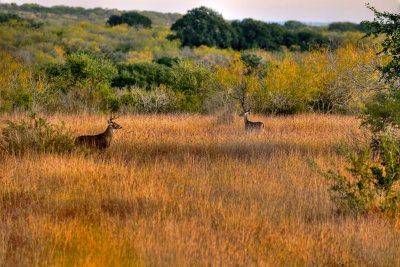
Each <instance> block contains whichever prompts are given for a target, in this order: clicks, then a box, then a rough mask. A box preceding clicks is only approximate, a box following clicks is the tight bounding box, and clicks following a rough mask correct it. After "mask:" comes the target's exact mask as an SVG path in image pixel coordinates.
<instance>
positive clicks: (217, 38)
mask: <svg viewBox="0 0 400 267" xmlns="http://www.w3.org/2000/svg"><path fill="white" fill-rule="evenodd" d="M171 30H173V31H175V34H174V35H172V36H170V39H175V38H176V39H180V40H181V42H182V45H183V46H190V47H194V46H201V45H206V46H210V47H218V48H233V49H236V50H244V49H250V48H261V49H265V50H278V49H279V48H280V47H281V46H286V47H288V48H290V49H293V50H302V51H306V50H312V49H315V48H320V47H328V46H330V41H329V39H328V38H327V37H326V36H324V35H322V34H321V33H319V32H317V31H315V30H313V29H312V28H311V27H309V26H307V25H306V24H304V23H301V22H298V21H288V22H286V23H285V24H284V25H281V24H278V23H265V22H262V21H257V20H253V19H244V20H242V21H238V20H235V21H232V22H228V21H226V20H225V19H224V18H223V17H222V15H220V14H219V13H217V12H215V11H214V10H212V9H209V8H206V7H199V8H195V9H192V10H189V11H188V13H187V14H186V15H184V16H183V17H182V18H180V19H179V20H177V21H176V22H175V23H174V24H173V25H172V27H171ZM328 30H329V31H364V28H363V26H362V25H359V24H355V23H350V22H346V23H332V24H331V25H329V27H328Z"/></svg>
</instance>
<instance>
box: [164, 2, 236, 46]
mask: <svg viewBox="0 0 400 267" xmlns="http://www.w3.org/2000/svg"><path fill="white" fill-rule="evenodd" d="M171 30H173V31H175V33H176V34H175V36H174V37H175V38H178V39H180V40H181V42H182V45H183V46H190V47H193V46H201V45H206V46H209V47H220V48H228V47H231V43H232V40H233V38H234V36H233V32H232V30H231V28H230V26H229V24H228V23H227V22H226V21H225V20H224V18H223V17H222V15H220V14H219V13H217V12H216V11H214V10H212V9H209V8H206V7H199V8H194V9H192V10H189V11H188V13H187V14H186V15H184V16H183V17H182V18H181V19H179V20H177V21H176V22H175V23H174V24H173V25H172V27H171Z"/></svg>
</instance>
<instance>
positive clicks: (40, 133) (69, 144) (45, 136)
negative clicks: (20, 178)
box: [0, 118, 74, 155]
mask: <svg viewBox="0 0 400 267" xmlns="http://www.w3.org/2000/svg"><path fill="white" fill-rule="evenodd" d="M6 124H7V125H6V127H5V128H4V129H3V131H2V136H1V139H0V149H1V151H2V152H5V153H8V154H15V155H21V154H23V153H26V152H29V151H35V152H42V153H44V152H50V153H51V152H56V153H66V152H70V151H72V150H73V148H74V140H73V138H72V136H71V135H70V134H69V133H68V131H67V130H66V129H65V127H64V125H63V124H61V125H55V124H51V123H49V122H48V121H47V120H46V119H44V118H37V119H32V120H30V121H22V122H12V121H7V122H6Z"/></svg>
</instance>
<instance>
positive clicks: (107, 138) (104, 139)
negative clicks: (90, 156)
mask: <svg viewBox="0 0 400 267" xmlns="http://www.w3.org/2000/svg"><path fill="white" fill-rule="evenodd" d="M114 119H116V117H113V116H111V117H110V119H109V120H108V121H107V122H108V127H107V129H106V130H105V131H104V132H102V133H100V134H96V135H81V136H78V137H77V138H76V139H75V144H76V145H80V146H86V147H91V148H97V149H102V150H103V149H106V148H108V147H109V146H110V143H111V140H112V137H113V134H114V130H117V129H122V126H121V125H119V124H118V123H116V122H114V121H113V120H114Z"/></svg>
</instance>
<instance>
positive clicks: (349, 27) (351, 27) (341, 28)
mask: <svg viewBox="0 0 400 267" xmlns="http://www.w3.org/2000/svg"><path fill="white" fill-rule="evenodd" d="M328 31H338V32H351V31H354V32H356V31H359V32H366V31H367V29H366V26H365V25H364V24H363V23H360V24H357V23H352V22H333V23H331V24H329V26H328Z"/></svg>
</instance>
